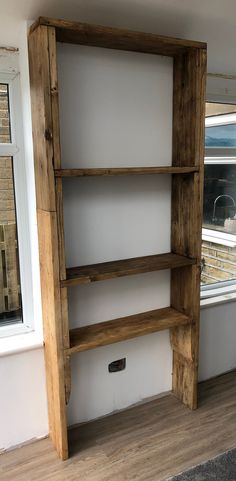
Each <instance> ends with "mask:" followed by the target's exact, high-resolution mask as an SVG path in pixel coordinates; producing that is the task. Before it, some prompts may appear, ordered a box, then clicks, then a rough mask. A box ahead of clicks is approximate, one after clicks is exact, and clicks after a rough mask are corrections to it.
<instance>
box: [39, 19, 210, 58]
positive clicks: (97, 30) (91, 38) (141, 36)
mask: <svg viewBox="0 0 236 481" xmlns="http://www.w3.org/2000/svg"><path fill="white" fill-rule="evenodd" d="M39 25H47V26H51V27H55V28H56V35H57V41H58V42H66V43H75V44H80V45H91V46H95V47H104V48H112V49H118V50H130V51H134V52H143V53H151V54H157V55H167V56H174V55H179V54H182V53H183V52H186V51H187V50H189V49H192V48H194V49H202V48H205V46H206V44H204V43H202V42H194V41H191V40H183V39H178V38H171V37H165V36H161V35H156V34H152V33H144V32H136V31H130V30H122V29H118V28H111V27H104V26H101V25H89V24H86V23H80V22H71V21H67V20H57V19H52V18H47V17H39V19H38V20H37V22H35V24H34V25H33V26H32V27H31V32H33V31H34V30H35V29H36V28H37V27H38V26H39Z"/></svg>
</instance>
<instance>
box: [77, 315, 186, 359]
mask: <svg viewBox="0 0 236 481" xmlns="http://www.w3.org/2000/svg"><path fill="white" fill-rule="evenodd" d="M190 322H191V319H189V317H187V316H185V315H184V314H182V313H180V312H178V311H176V310H175V309H173V308H171V307H165V308H163V309H156V310H154V311H148V312H142V313H140V314H134V315H132V316H128V317H122V318H120V319H113V320H112V321H105V322H99V323H97V324H92V325H90V326H85V327H79V328H77V329H72V330H71V331H70V349H69V350H68V353H70V354H73V353H75V352H82V351H88V350H89V349H94V348H96V347H99V346H106V345H108V344H114V343H116V342H120V341H125V340H127V339H133V338H134V337H139V336H144V335H147V334H150V333H152V332H157V331H163V330H164V329H169V328H171V327H175V326H182V325H186V324H190Z"/></svg>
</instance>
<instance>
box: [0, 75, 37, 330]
mask: <svg viewBox="0 0 236 481" xmlns="http://www.w3.org/2000/svg"><path fill="white" fill-rule="evenodd" d="M0 83H4V84H7V85H8V89H9V107H10V125H11V143H4V144H3V143H2V144H0V156H9V157H12V159H13V173H14V187H15V204H16V217H17V232H18V250H19V264H20V281H21V297H22V312H23V322H22V323H14V322H13V323H12V324H8V325H3V326H0V338H2V337H8V336H13V335H16V334H26V333H29V332H32V331H33V330H34V322H33V319H34V315H33V314H34V310H33V284H32V265H31V255H30V251H31V248H30V232H29V220H28V203H27V183H26V170H25V160H24V145H23V129H22V114H21V95H20V74H19V73H16V72H10V73H9V72H7V73H6V72H1V70H0Z"/></svg>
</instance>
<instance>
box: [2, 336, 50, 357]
mask: <svg viewBox="0 0 236 481" xmlns="http://www.w3.org/2000/svg"><path fill="white" fill-rule="evenodd" d="M42 347H43V338H42V336H41V335H40V334H39V333H38V332H36V331H31V332H27V333H24V334H16V335H12V336H9V337H2V338H1V339H0V357H3V356H9V355H12V354H17V353H20V352H26V351H32V350H34V349H39V348H42Z"/></svg>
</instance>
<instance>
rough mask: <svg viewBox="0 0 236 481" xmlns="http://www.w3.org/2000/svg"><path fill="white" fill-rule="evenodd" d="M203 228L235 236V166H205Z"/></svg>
mask: <svg viewBox="0 0 236 481" xmlns="http://www.w3.org/2000/svg"><path fill="white" fill-rule="evenodd" d="M234 217H235V219H234ZM203 227H206V228H207V229H213V230H216V231H221V232H230V233H234V234H236V165H232V164H219V165H217V164H210V165H205V178H204V201H203Z"/></svg>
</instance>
